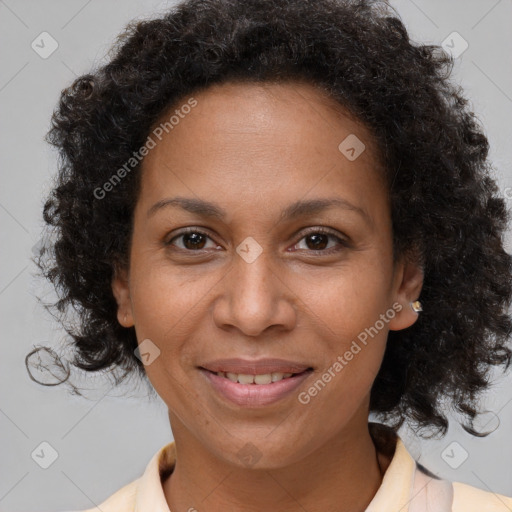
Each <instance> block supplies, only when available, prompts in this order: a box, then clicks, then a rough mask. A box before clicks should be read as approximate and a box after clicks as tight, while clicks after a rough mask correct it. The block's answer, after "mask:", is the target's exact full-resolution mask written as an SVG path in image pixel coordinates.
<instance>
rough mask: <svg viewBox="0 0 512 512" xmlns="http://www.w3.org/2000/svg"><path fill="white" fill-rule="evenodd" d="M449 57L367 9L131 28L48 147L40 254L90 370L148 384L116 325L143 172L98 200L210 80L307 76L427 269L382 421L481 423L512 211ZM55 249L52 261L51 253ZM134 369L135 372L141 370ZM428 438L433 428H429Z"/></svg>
mask: <svg viewBox="0 0 512 512" xmlns="http://www.w3.org/2000/svg"><path fill="white" fill-rule="evenodd" d="M453 64H454V61H453V58H452V57H451V56H450V55H449V54H447V53H446V52H444V51H443V49H442V48H441V47H440V46H437V45H427V44H418V43H415V42H413V41H411V40H410V39H409V35H408V33H407V30H406V28H405V26H404V24H403V23H402V21H401V20H400V17H399V15H398V14H397V13H396V12H395V11H394V9H392V8H391V7H390V6H389V5H388V4H387V3H386V2H380V1H371V0H272V1H268V0H188V1H184V2H182V3H181V4H178V5H176V6H174V7H173V8H172V9H170V10H169V11H168V12H166V13H165V14H162V15H161V16H160V17H158V18H155V19H151V20H144V21H134V22H132V23H130V24H129V25H128V26H127V28H126V30H125V31H124V32H123V33H122V34H121V35H120V36H119V37H118V39H117V40H116V43H115V44H114V46H113V48H112V53H111V54H110V55H109V61H108V62H107V63H106V64H105V65H103V66H101V67H99V68H98V69H96V70H94V71H93V72H91V73H89V74H85V75H83V76H80V77H79V78H77V79H76V80H75V81H74V82H73V83H72V85H71V86H70V87H68V88H67V89H65V90H63V91H62V94H61V97H60V102H59V104H58V107H57V109H56V110H55V112H54V114H53V117H52V125H51V129H50V131H49V132H48V134H47V141H48V142H49V143H50V144H52V145H54V146H55V147H57V148H58V150H59V153H60V161H59V166H60V169H59V173H58V177H57V181H56V184H55V187H54V188H53V190H52V192H51V194H50V196H49V197H48V199H47V200H46V203H45V206H44V220H45V222H46V223H47V226H48V230H51V232H52V236H53V237H54V238H53V241H52V242H51V243H49V244H47V247H46V250H47V253H48V254H49V257H46V258H43V257H41V258H39V259H38V261H37V264H38V267H39V269H40V270H41V271H42V275H44V276H45V277H46V278H48V279H49V280H50V281H51V283H53V285H54V286H55V288H56V290H57V291H58V294H59V295H58V296H59V299H58V301H57V302H56V303H55V304H54V305H53V306H54V308H55V310H56V311H57V312H58V313H57V316H58V318H59V319H60V321H61V322H62V323H63V325H64V324H65V322H64V317H65V316H66V313H69V312H70V311H72V312H73V313H74V314H75V317H76V318H78V321H76V322H75V323H74V325H72V326H71V327H65V328H66V331H67V332H68V333H69V334H70V336H71V338H72V343H73V347H74V359H73V361H72V364H73V365H74V366H75V367H76V368H80V369H82V370H85V371H87V372H98V371H100V370H103V371H107V373H108V371H110V372H115V371H117V370H119V369H122V371H123V372H124V373H123V374H122V376H119V378H118V380H117V382H120V381H121V380H123V379H124V377H125V376H127V375H128V374H130V373H135V374H137V373H140V375H141V376H145V371H144V365H143V364H142V362H141V361H140V360H139V358H138V357H136V355H135V353H134V350H135V349H136V347H137V340H136V336H135V330H134V328H133V327H132V328H124V327H122V326H121V325H120V324H119V323H118V322H117V317H116V312H117V304H116V301H115V299H114V296H113V293H112V289H111V281H112V278H113V276H114V275H115V272H116V269H119V268H121V267H123V266H124V267H126V266H127V265H129V247H130V238H131V231H132V221H133V218H132V214H133V211H134V206H135V203H136V201H137V197H138V191H139V184H140V183H139V182H140V173H139V172H138V170H139V168H140V163H139V164H137V165H136V166H134V168H133V170H131V172H127V173H125V174H126V176H124V175H123V179H122V180H119V181H118V182H116V183H115V186H112V187H111V188H112V189H113V190H112V191H111V192H110V193H109V194H108V197H107V198H106V199H101V197H99V195H100V194H98V190H101V189H102V187H103V186H104V184H105V183H107V182H108V181H109V180H110V179H111V178H112V176H113V175H114V174H115V172H116V170H118V169H120V168H122V167H123V165H124V164H125V163H126V162H127V161H128V160H129V159H130V158H131V157H132V156H133V155H134V152H136V151H137V150H138V148H140V147H141V146H143V144H144V143H145V141H146V139H147V137H148V134H149V133H150V130H151V128H152V127H153V126H154V125H155V123H156V122H157V120H158V119H160V118H161V116H162V114H164V113H166V112H168V111H169V109H171V108H172V107H173V106H175V105H177V104H178V103H179V101H184V100H183V98H189V97H190V96H191V95H192V94H193V93H194V92H197V91H200V90H202V89H205V88H207V87H208V86H210V85H212V84H220V83H226V82H229V81H238V82H244V81H245V82H253V83H254V82H273V83H279V82H288V83H294V82H298V81H303V82H307V83H310V84H312V85H314V86H316V87H319V88H321V89H322V90H323V91H325V92H326V93H327V94H328V95H329V96H330V97H332V98H333V99H334V100H336V101H337V102H338V104H339V105H340V106H341V107H343V108H344V109H346V111H348V112H349V113H351V114H352V115H354V116H355V117H356V118H357V119H358V120H359V121H361V122H362V123H363V124H364V125H365V126H366V127H367V128H368V129H369V130H370V133H372V134H373V136H374V138H375V142H376V147H377V148H378V153H379V155H378V159H379V162H381V163H382V168H383V172H384V174H385V178H386V182H387V184H388V186H389V194H390V198H391V209H392V211H391V217H392V226H393V248H394V256H395V258H396V257H398V256H405V257H408V258H412V257H416V258H419V261H421V264H422V268H423V272H424V284H423V289H422V293H421V297H420V298H421V301H422V303H423V305H424V311H423V312H422V314H421V315H420V317H419V318H418V320H417V321H416V323H415V324H414V325H412V326H411V327H410V328H408V329H405V330H401V331H391V332H390V333H389V338H388V341H389V343H388V345H387V348H386V352H385V356H384V359H383V362H382V366H381V368H380V371H379V373H378V375H377V378H376V380H375V382H374V385H373V388H372V391H371V403H370V410H371V411H372V412H373V413H376V414H377V415H378V416H380V417H382V418H383V419H384V420H385V421H387V422H388V423H389V424H390V425H391V426H392V427H393V428H395V429H398V428H399V427H400V426H401V425H402V424H403V422H404V421H406V420H407V421H408V422H409V423H410V424H411V425H414V426H416V427H418V428H419V429H420V430H428V429H431V428H434V430H436V431H437V433H441V434H444V433H445V432H446V430H447V427H448V420H447V417H446V410H445V408H444V405H445V403H444V402H446V399H448V402H449V405H450V406H451V408H452V410H453V411H455V412H457V413H460V414H461V415H462V416H463V418H464V422H463V423H464V425H463V426H464V428H465V429H466V430H467V431H468V432H470V433H472V434H473V435H482V433H481V432H478V431H477V430H476V429H475V428H474V426H475V424H474V420H475V418H476V416H477V414H478V408H477V399H478V395H479V394H480V393H481V392H482V391H483V390H484V389H486V388H487V387H488V386H489V385H490V375H491V370H492V367H493V366H498V365H499V366H501V365H504V366H505V368H508V367H509V365H510V362H511V357H512V351H511V349H510V346H509V336H510V334H511V332H512V317H511V316H510V302H511V296H512V284H511V283H512V281H511V276H512V258H511V256H510V255H509V254H507V253H506V251H505V250H504V246H503V237H504V232H505V230H506V229H507V222H508V220H509V212H508V211H507V209H506V206H505V201H504V199H503V198H502V197H500V194H499V193H498V192H499V191H498V188H497V185H496V183H495V181H494V179H493V177H492V176H491V171H493V168H492V165H491V164H490V163H489V161H488V158H487V157H488V150H489V143H488V140H487V138H486V136H485V135H484V130H483V128H482V127H481V125H480V123H479V121H478V119H477V118H476V116H475V114H474V113H473V112H472V111H471V109H470V107H469V106H468V100H467V99H466V98H465V97H464V95H463V91H462V90H461V87H460V86H458V85H456V84H454V83H453V82H452V81H451V80H450V75H451V71H452V68H453ZM48 254H47V255H48ZM137 370H138V372H137ZM421 435H423V434H421Z"/></svg>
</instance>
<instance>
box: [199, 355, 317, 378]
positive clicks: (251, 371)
mask: <svg viewBox="0 0 512 512" xmlns="http://www.w3.org/2000/svg"><path fill="white" fill-rule="evenodd" d="M199 368H202V369H203V370H208V371H210V372H213V373H218V372H223V373H235V374H244V375H264V374H271V373H291V374H297V373H302V372H304V371H306V370H309V369H312V366H309V365H306V364H302V363H299V362H296V361H289V360H285V359H259V360H248V359H240V358H232V359H217V360H215V361H208V362H206V363H204V364H201V365H200V366H199Z"/></svg>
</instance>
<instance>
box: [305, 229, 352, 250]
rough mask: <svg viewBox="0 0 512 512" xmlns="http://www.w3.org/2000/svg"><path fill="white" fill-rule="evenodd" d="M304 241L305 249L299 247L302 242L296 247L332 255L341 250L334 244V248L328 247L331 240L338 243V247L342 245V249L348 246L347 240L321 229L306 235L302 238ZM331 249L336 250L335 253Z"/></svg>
mask: <svg viewBox="0 0 512 512" xmlns="http://www.w3.org/2000/svg"><path fill="white" fill-rule="evenodd" d="M302 240H305V243H304V245H305V247H298V245H300V242H299V243H298V244H297V245H296V246H295V247H298V249H299V250H302V249H306V250H310V251H319V252H325V253H331V252H336V251H339V250H341V249H340V248H339V247H338V248H336V244H334V247H333V246H330V247H328V246H329V241H330V240H334V241H335V242H338V244H337V245H338V246H339V245H341V246H342V248H343V247H347V246H348V244H347V241H346V240H345V239H343V238H341V237H339V236H337V235H335V234H333V233H332V232H331V231H327V230H325V229H320V228H316V229H315V230H312V231H310V232H309V233H306V235H305V236H303V237H302V238H301V241H302ZM331 249H334V251H333V250H331Z"/></svg>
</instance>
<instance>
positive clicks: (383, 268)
mask: <svg viewBox="0 0 512 512" xmlns="http://www.w3.org/2000/svg"><path fill="white" fill-rule="evenodd" d="M194 98H195V99H196V100H197V102H198V104H197V106H196V107H194V108H193V109H192V110H191V112H190V113H189V114H187V115H186V116H184V118H183V119H180V122H179V124H177V125H176V126H175V127H174V129H173V130H172V131H170V132H169V133H168V134H164V137H162V140H161V141H159V142H158V144H157V146H156V147H155V148H154V149H152V150H151V151H150V152H149V154H148V155H147V156H146V157H145V159H144V162H143V167H142V180H141V190H140V196H139V198H138V202H137V204H136V207H135V214H134V225H133V236H132V245H131V254H130V266H129V268H128V269H119V272H118V273H117V274H116V277H115V278H114V280H113V282H112V289H113V292H114V295H115V297H116V300H117V303H118V306H119V307H118V320H119V322H120V323H121V324H122V325H123V326H125V327H130V326H133V325H134V326H135V330H136V334H137V339H138V341H139V343H140V342H141V341H142V340H145V339H147V338H149V339H150V340H151V341H152V342H153V343H154V344H155V345H156V346H158V348H159V350H160V355H159V356H158V357H157V358H156V359H155V360H154V361H153V362H151V364H149V365H147V366H146V372H147V375H148V378H149V380H150V381H151V383H152V385H153V386H154V388H155V390H156V391H157V393H158V394H159V395H160V396H161V397H162V399H163V400H164V402H165V403H166V404H167V406H168V409H169V420H170V424H171V428H172V432H173V435H174V439H175V443H176V450H177V462H176V466H175V469H174V471H173V473H172V475H171V476H170V477H169V478H168V479H167V480H166V481H165V482H164V484H163V488H164V494H165V497H166V499H167V502H168V504H169V508H170V509H171V510H173V511H182V510H183V511H185V510H189V508H191V507H195V508H196V509H197V510H208V511H209V512H217V511H221V510H226V509H228V508H229V509H235V510H244V511H261V510H267V509H278V510H281V511H296V510H308V511H310V512H314V511H320V510H322V511H325V510H337V511H352V512H353V511H357V510H361V511H362V510H364V509H365V508H366V506H367V505H368V504H369V503H370V501H371V500H372V498H373V496H374V495H375V493H376V492H377V490H378V488H379V486H380V485H381V482H382V474H381V470H380V469H379V464H378V463H377V454H376V449H375V446H374V444H373V442H372V439H371V437H370V435H369V432H368V412H369V398H370V390H371V387H372V384H373V381H374V379H375V377H376V375H377V373H378V370H379V367H380V364H381V362H382V358H383V355H384V350H385V346H386V339H387V334H388V331H389V330H390V329H391V330H399V329H404V328H407V327H409V326H410V325H412V324H413V323H414V322H415V321H416V319H417V313H415V312H414V311H413V310H412V309H411V307H410V301H413V300H416V299H417V298H418V296H419V293H420V291H421V286H422V279H423V277H422V272H421V269H420V267H419V265H416V264H414V263H411V262H405V261H402V260H398V261H393V257H392V229H391V214H390V204H389V199H388V193H387V189H386V185H385V183H384V181H383V179H382V177H381V170H380V168H379V164H378V161H377V159H376V157H375V155H376V152H375V151H374V149H373V148H374V145H373V141H372V137H371V135H370V133H369V132H368V131H367V130H366V129H365V128H364V126H362V125H361V124H360V123H358V122H357V121H356V120H354V119H353V118H351V117H349V116H348V115H347V114H346V113H345V112H344V111H343V109H342V108H341V107H340V106H339V105H338V104H337V103H334V102H333V101H332V100H330V99H329V98H328V97H327V96H326V95H325V94H324V93H323V92H322V91H320V90H318V89H316V88H314V87H313V86H311V85H309V84H304V83H298V82H297V83H292V82H290V83H284V84H264V85H262V84H258V85H257V84H247V83H246V84H241V83H238V84H237V83H228V84H222V85H214V86H211V87H209V88H208V89H206V90H203V91H201V92H199V93H198V94H194ZM186 99H187V98H186ZM186 99H185V100H184V101H183V103H182V104H185V102H186ZM178 107H179V106H178ZM171 114H172V111H171V113H170V114H169V113H166V115H164V116H162V120H166V119H168V118H169V117H170V115H171ZM349 134H356V136H357V137H358V138H359V139H360V140H361V141H363V142H364V144H365V145H366V150H365V151H364V152H363V153H362V154H361V155H360V156H359V157H358V158H357V159H356V160H354V161H349V160H348V159H347V158H345V156H344V155H343V154H342V153H341V152H340V150H339V149H338V145H339V144H340V142H341V141H343V140H344V139H345V138H346V137H347V136H348V135H349ZM177 196H182V197H191V198H196V199H197V198H200V199H203V200H208V201H211V202H214V203H216V204H217V205H219V206H220V207H221V208H223V209H224V210H226V213H227V216H226V218H225V219H223V220H220V219H216V218H208V217H203V216H200V215H197V214H194V213H190V212H187V211H185V210H183V209H181V208H179V207H177V206H168V207H164V208H161V209H158V210H157V211H155V212H154V213H153V214H152V215H149V216H148V210H149V209H150V208H151V207H152V206H153V205H154V204H155V203H157V202H158V201H160V200H162V199H165V198H171V197H177ZM333 197H335V198H342V199H344V200H346V201H348V202H350V203H351V204H352V205H354V206H356V207H357V208H360V209H361V210H363V211H364V212H366V215H367V217H368V218H367V219H365V216H364V215H363V214H361V213H359V212H358V211H357V210H354V209H348V208H345V207H339V206H334V207H332V208H330V209H326V210H324V211H322V212H319V213H316V214H309V215H306V216H302V217H297V218H294V219H290V220H282V219H280V214H281V211H282V210H283V209H285V208H286V207H287V206H288V205H290V204H291V203H293V202H295V201H297V200H303V199H313V198H318V199H322V198H333ZM184 227H194V228H197V229H198V230H200V231H202V232H205V233H206V234H207V237H203V238H202V239H201V238H200V239H199V242H196V243H199V249H194V245H193V244H194V240H193V239H192V241H191V240H190V238H187V236H184V237H183V236H181V237H178V234H179V233H178V232H179V230H180V229H181V228H184ZM319 227H324V228H326V229H329V230H330V231H332V235H333V237H334V238H333V237H330V236H329V237H328V238H323V239H322V238H321V241H322V242H323V243H324V245H323V246H321V247H320V249H318V250H316V251H315V247H316V246H315V244H314V242H315V239H314V238H313V239H312V238H311V235H312V234H313V233H315V230H314V229H312V232H311V233H306V232H305V231H306V229H307V228H319ZM306 235H308V236H306ZM317 236H319V235H317ZM336 236H337V237H339V238H340V239H341V240H342V241H343V240H346V241H347V244H342V243H340V242H339V241H338V240H337V239H336V238H335V237H336ZM176 237H178V238H176ZM247 237H252V238H253V239H254V240H256V241H257V242H258V244H259V245H260V246H261V248H262V253H261V254H260V255H259V257H258V258H257V259H256V260H255V261H253V262H252V263H248V262H247V261H245V260H244V259H243V258H242V257H240V256H239V254H238V253H237V252H236V248H237V247H238V246H239V245H240V244H241V243H242V241H244V240H245V239H246V238H247ZM170 242H172V243H170ZM166 243H167V245H166ZM398 303H399V304H400V305H401V306H402V309H401V311H400V312H398V313H396V315H395V316H394V318H392V319H390V320H389V321H388V322H385V325H384V328H383V329H381V330H380V331H379V332H378V334H377V335H375V336H374V337H373V338H370V339H369V342H368V344H367V345H366V346H364V347H363V349H362V350H361V351H360V352H359V353H358V354H357V355H355V356H354V358H353V359H352V360H351V361H350V362H349V363H348V364H347V365H346V366H345V367H344V368H343V370H342V371H341V372H339V373H337V374H336V377H334V378H333V379H332V380H331V382H329V384H328V385H326V386H325V387H324V389H322V390H321V392H320V393H318V395H317V396H316V397H314V398H312V399H311V401H310V402H309V403H308V404H306V405H304V404H301V403H300V402H299V401H298V399H297V394H298V392H300V391H305V390H307V389H308V388H309V387H310V386H311V385H312V383H313V382H315V381H317V379H319V378H320V377H321V375H322V374H323V373H324V372H325V371H326V370H327V369H328V368H329V367H332V365H333V363H334V362H335V361H336V360H337V357H338V356H339V355H343V354H344V353H345V352H346V351H347V350H348V349H349V347H350V346H351V343H352V341H353V340H356V339H357V336H358V334H359V333H361V332H362V331H364V330H365V328H368V327H370V326H373V325H374V324H375V322H376V321H377V320H378V319H379V318H380V315H381V314H384V313H386V311H388V310H390V309H391V310H392V305H393V304H395V305H396V304H398ZM226 357H245V358H255V359H260V358H264V357H276V358H283V359H290V360H293V361H298V362H302V363H306V364H308V365H310V366H312V367H314V372H313V374H312V375H310V376H309V377H308V379H307V380H306V381H305V382H304V383H303V384H302V385H301V387H300V389H299V390H298V391H297V393H295V392H294V393H292V394H291V395H290V396H288V397H286V398H284V399H281V400H280V401H279V402H277V403H275V404H272V405H269V406H265V407H263V408H259V409H256V408H247V407H237V406H236V405H234V404H231V403H228V402H226V401H225V400H223V399H222V397H220V396H218V395H217V394H216V392H215V391H214V390H213V389H212V387H211V386H210V385H209V383H208V382H207V381H206V379H204V378H203V376H202V375H201V374H200V372H199V370H198V369H197V366H198V365H199V364H200V363H203V362H205V361H211V360H214V359H218V358H226ZM249 442H250V443H252V445H254V446H256V448H257V450H258V453H259V459H258V460H257V461H256V463H255V464H254V465H251V466H248V465H247V464H246V463H245V462H244V461H243V460H242V459H241V458H240V457H239V455H238V452H239V451H240V450H242V449H243V448H244V446H246V445H247V443H249ZM245 449H247V447H246V448H245ZM378 456H379V462H380V466H381V468H382V470H383V471H385V469H386V467H387V465H388V464H389V460H387V459H386V458H385V457H384V456H383V455H382V454H379V455H378Z"/></svg>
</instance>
